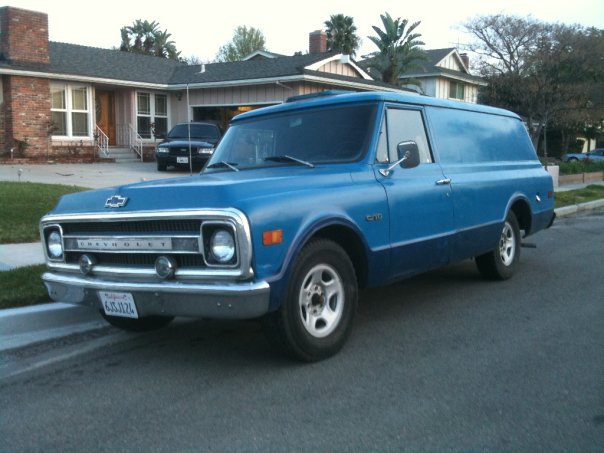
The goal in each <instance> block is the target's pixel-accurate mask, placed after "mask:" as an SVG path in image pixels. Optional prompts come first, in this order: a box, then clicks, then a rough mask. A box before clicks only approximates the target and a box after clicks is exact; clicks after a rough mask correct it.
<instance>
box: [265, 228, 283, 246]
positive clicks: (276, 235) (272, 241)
mask: <svg viewBox="0 0 604 453" xmlns="http://www.w3.org/2000/svg"><path fill="white" fill-rule="evenodd" d="M282 242H283V230H271V231H265V232H263V233H262V244H263V245H277V244H281V243H282Z"/></svg>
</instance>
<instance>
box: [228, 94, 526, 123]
mask: <svg viewBox="0 0 604 453" xmlns="http://www.w3.org/2000/svg"><path fill="white" fill-rule="evenodd" d="M356 102H392V103H399V104H407V105H417V106H433V107H441V108H448V109H456V110H467V111H471V112H481V113H489V114H492V115H503V116H508V117H513V118H518V119H520V117H519V116H518V115H516V114H515V113H513V112H510V111H509V110H504V109H500V108H495V107H489V106H486V105H481V104H472V103H469V102H461V101H450V100H445V99H437V98H433V97H430V96H422V95H419V94H414V93H393V92H380V91H371V92H361V93H357V92H346V91H322V92H318V93H312V94H308V95H301V96H294V97H292V98H289V99H288V100H287V101H286V102H285V103H283V104H279V105H274V106H270V107H264V108H262V109H257V110H252V111H249V112H245V113H242V114H240V115H237V116H236V117H235V118H233V122H237V121H240V120H245V119H249V118H253V117H258V116H264V115H268V114H272V113H278V112H289V111H294V110H300V109H306V108H311V107H321V106H329V105H337V104H346V103H356Z"/></svg>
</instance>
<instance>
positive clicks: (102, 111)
mask: <svg viewBox="0 0 604 453" xmlns="http://www.w3.org/2000/svg"><path fill="white" fill-rule="evenodd" d="M95 104H96V125H97V126H98V127H100V128H101V130H102V131H103V132H104V133H105V134H106V135H107V136H108V137H109V145H115V144H116V142H115V113H114V112H115V109H114V94H113V92H111V91H101V90H97V91H96V99H95Z"/></svg>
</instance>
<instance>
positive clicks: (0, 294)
mask: <svg viewBox="0 0 604 453" xmlns="http://www.w3.org/2000/svg"><path fill="white" fill-rule="evenodd" d="M45 269H46V265H44V264H38V265H36V266H27V267H20V268H18V269H13V270H12V271H4V272H0V288H2V290H1V291H0V309H3V308H16V307H25V306H26V305H36V304H42V303H46V302H51V300H50V297H49V296H48V293H47V292H46V288H45V287H44V284H43V283H42V278H41V277H42V274H43V273H44V271H45Z"/></svg>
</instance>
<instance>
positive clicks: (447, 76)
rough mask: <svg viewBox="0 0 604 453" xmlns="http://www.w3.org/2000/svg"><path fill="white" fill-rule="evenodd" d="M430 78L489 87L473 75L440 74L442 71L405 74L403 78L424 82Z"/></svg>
mask: <svg viewBox="0 0 604 453" xmlns="http://www.w3.org/2000/svg"><path fill="white" fill-rule="evenodd" d="M430 77H442V78H443V79H454V80H461V81H462V82H467V83H471V84H474V85H480V86H487V85H488V83H487V82H485V81H484V80H480V79H479V78H477V77H476V76H472V75H468V74H460V75H456V74H450V73H445V72H440V71H436V72H429V73H425V72H422V73H417V74H404V76H403V77H402V78H404V79H417V80H422V79H427V78H430Z"/></svg>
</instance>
